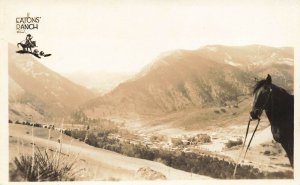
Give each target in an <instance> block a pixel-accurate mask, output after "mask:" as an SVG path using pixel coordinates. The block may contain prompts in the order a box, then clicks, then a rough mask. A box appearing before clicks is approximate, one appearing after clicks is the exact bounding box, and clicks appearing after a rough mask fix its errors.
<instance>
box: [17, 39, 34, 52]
mask: <svg viewBox="0 0 300 185" xmlns="http://www.w3.org/2000/svg"><path fill="white" fill-rule="evenodd" d="M19 45H20V46H21V47H22V49H23V51H27V52H29V50H30V52H32V48H34V47H36V42H35V41H31V43H28V42H26V43H25V44H23V43H21V42H19V43H18V44H17V46H18V47H19Z"/></svg>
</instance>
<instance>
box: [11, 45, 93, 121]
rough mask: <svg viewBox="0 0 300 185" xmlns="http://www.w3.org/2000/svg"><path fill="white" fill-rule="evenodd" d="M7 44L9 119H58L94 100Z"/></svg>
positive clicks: (89, 92)
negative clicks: (29, 116) (30, 116)
mask: <svg viewBox="0 0 300 185" xmlns="http://www.w3.org/2000/svg"><path fill="white" fill-rule="evenodd" d="M16 51H17V48H16V47H15V46H13V45H9V53H8V63H9V64H8V65H9V114H10V119H13V120H15V119H18V118H21V119H26V118H27V117H28V115H32V116H33V117H34V119H35V118H36V119H42V118H53V117H60V116H63V115H67V114H69V113H70V112H71V111H72V110H73V109H76V108H77V106H78V105H80V104H82V103H84V102H86V101H87V100H89V99H91V98H94V97H95V96H96V94H95V93H93V92H91V91H89V90H87V89H86V88H84V87H82V86H79V85H77V84H75V83H73V82H71V81H69V80H67V79H66V78H64V77H62V76H61V75H59V74H58V73H56V72H54V71H52V70H50V69H48V68H47V67H45V66H44V65H43V64H42V63H41V62H39V61H37V60H36V59H35V58H33V57H32V56H31V55H28V54H23V55H20V54H18V53H16Z"/></svg>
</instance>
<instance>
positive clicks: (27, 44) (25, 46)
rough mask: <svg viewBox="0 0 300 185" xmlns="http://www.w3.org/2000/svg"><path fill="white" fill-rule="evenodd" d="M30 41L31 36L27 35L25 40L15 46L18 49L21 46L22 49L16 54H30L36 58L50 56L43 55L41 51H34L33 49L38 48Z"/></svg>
mask: <svg viewBox="0 0 300 185" xmlns="http://www.w3.org/2000/svg"><path fill="white" fill-rule="evenodd" d="M32 39H33V36H32V35H31V34H27V35H26V38H25V40H23V41H21V42H19V43H18V44H17V46H18V47H20V46H21V48H22V50H19V51H17V53H20V54H26V53H27V54H32V55H34V56H35V57H37V58H41V57H49V56H51V54H45V53H44V52H43V51H39V50H38V49H34V48H37V47H38V46H37V45H36V41H33V40H32Z"/></svg>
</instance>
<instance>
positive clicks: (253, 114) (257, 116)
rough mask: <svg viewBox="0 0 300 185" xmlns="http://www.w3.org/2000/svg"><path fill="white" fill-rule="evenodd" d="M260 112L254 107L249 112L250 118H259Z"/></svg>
mask: <svg viewBox="0 0 300 185" xmlns="http://www.w3.org/2000/svg"><path fill="white" fill-rule="evenodd" d="M261 114H262V111H261V110H259V109H254V110H252V111H251V112H250V116H251V119H253V120H256V119H259V117H260V115H261Z"/></svg>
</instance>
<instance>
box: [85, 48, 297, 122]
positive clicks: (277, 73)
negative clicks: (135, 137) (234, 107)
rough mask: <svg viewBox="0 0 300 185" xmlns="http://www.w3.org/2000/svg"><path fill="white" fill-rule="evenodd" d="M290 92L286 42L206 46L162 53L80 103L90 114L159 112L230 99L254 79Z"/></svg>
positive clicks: (235, 98)
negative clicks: (276, 45) (107, 90)
mask: <svg viewBox="0 0 300 185" xmlns="http://www.w3.org/2000/svg"><path fill="white" fill-rule="evenodd" d="M267 74H271V75H272V77H273V82H274V83H275V84H277V85H279V86H282V87H284V88H286V89H287V90H288V91H290V92H291V93H292V92H293V79H294V54H293V49H292V48H289V47H282V48H274V47H268V46H263V45H249V46H240V47H237V46H236V47H230V46H223V45H209V46H205V47H202V48H199V49H197V50H176V51H171V52H166V53H163V54H161V55H160V56H158V57H157V59H156V60H155V61H154V62H153V63H151V64H149V65H148V66H146V67H145V68H144V69H143V70H141V72H140V73H138V74H137V75H136V76H135V77H133V78H132V79H130V80H128V81H126V82H124V83H121V84H120V85H119V86H118V87H116V88H115V89H114V90H113V91H111V92H110V93H108V94H106V95H104V96H100V97H97V98H95V99H92V100H90V101H89V102H87V103H86V104H84V105H83V106H82V108H83V109H84V110H85V112H86V113H87V114H88V115H90V116H96V117H97V116H109V115H118V116H126V115H154V116H161V115H165V114H169V113H173V112H178V111H181V110H186V109H190V108H200V109H201V108H205V107H213V106H226V105H228V104H235V103H237V101H238V97H239V96H249V95H251V92H252V87H253V86H254V84H255V80H258V79H262V78H265V77H266V76H267Z"/></svg>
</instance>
